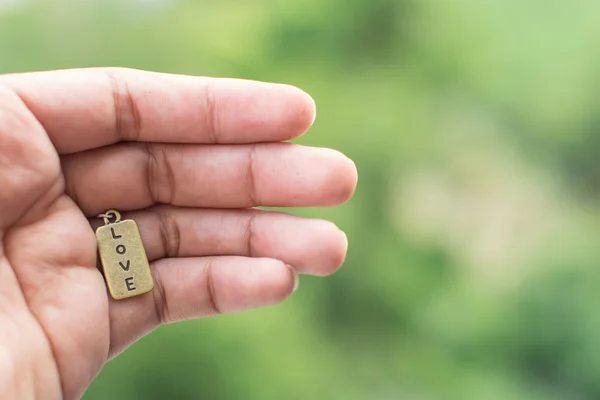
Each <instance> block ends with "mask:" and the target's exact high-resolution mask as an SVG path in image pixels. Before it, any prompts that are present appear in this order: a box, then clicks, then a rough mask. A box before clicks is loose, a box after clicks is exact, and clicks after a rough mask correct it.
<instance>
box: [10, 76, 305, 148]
mask: <svg viewBox="0 0 600 400" xmlns="http://www.w3.org/2000/svg"><path fill="white" fill-rule="evenodd" d="M0 84H4V85H7V86H9V87H11V88H13V89H14V90H16V91H17V92H18V93H19V95H20V96H21V97H22V98H23V99H24V101H25V102H26V103H27V105H28V106H29V108H30V109H31V111H32V112H33V113H34V114H35V116H36V117H37V118H38V120H39V121H40V122H41V123H42V125H43V126H44V128H45V129H46V131H47V133H48V135H49V136H50V138H51V139H52V142H53V143H54V145H55V146H56V148H57V149H58V151H59V152H60V153H72V152H77V151H81V150H85V149H91V148H96V147H100V146H105V145H109V144H112V143H116V142H118V141H120V140H128V141H130V140H132V141H148V142H179V143H253V142H264V141H282V140H288V139H291V138H294V137H297V136H299V135H301V134H302V133H304V132H305V131H306V130H307V129H308V128H309V127H310V125H311V124H312V122H313V120H314V116H315V105H314V102H313V100H312V99H311V98H310V96H309V95H307V94H306V93H304V92H303V91H301V90H299V89H296V88H294V87H291V86H287V85H280V84H268V83H261V82H254V81H245V80H236V79H216V78H204V77H191V76H182V75H169V74H159V73H153V72H146V71H136V70H129V69H120V68H105V69H80V70H63V71H52V72H37V73H29V74H16V75H5V76H0Z"/></svg>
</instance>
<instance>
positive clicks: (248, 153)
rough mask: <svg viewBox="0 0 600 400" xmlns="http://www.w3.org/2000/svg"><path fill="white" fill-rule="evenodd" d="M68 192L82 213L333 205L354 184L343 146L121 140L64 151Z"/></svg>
mask: <svg viewBox="0 0 600 400" xmlns="http://www.w3.org/2000/svg"><path fill="white" fill-rule="evenodd" d="M62 165H63V172H64V175H65V180H66V185H67V189H66V190H67V194H68V195H69V196H71V197H72V198H73V199H74V200H75V202H76V203H77V204H78V205H79V207H80V208H81V209H82V210H83V212H84V213H85V214H86V215H87V216H93V215H97V214H98V213H100V212H103V211H105V210H106V209H109V208H116V209H119V210H123V211H125V210H136V209H141V208H146V207H149V206H151V205H153V204H158V203H166V204H171V205H175V206H183V207H209V208H245V207H253V206H270V207H308V206H335V205H339V204H341V203H344V202H345V201H347V200H348V199H349V198H350V197H351V196H352V194H353V192H354V188H355V185H356V179H357V178H356V176H357V173H356V167H355V166H354V164H353V162H352V161H351V160H350V159H348V158H347V157H345V156H344V155H342V154H341V153H339V152H337V151H335V150H331V149H323V148H311V147H305V146H300V145H296V144H291V143H260V144H253V145H178V144H148V143H122V144H117V145H113V146H108V147H104V148H100V149H95V150H90V151H87V152H82V153H76V154H72V155H67V156H63V157H62Z"/></svg>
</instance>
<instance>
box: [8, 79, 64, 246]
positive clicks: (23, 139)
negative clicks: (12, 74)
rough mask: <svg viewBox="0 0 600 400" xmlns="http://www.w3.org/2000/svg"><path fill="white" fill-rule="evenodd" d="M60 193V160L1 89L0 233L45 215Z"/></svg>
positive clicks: (17, 101)
mask: <svg viewBox="0 0 600 400" xmlns="http://www.w3.org/2000/svg"><path fill="white" fill-rule="evenodd" d="M62 193H63V187H62V180H61V179H60V164H59V159H58V156H57V154H56V151H54V148H53V147H52V144H51V143H50V141H49V140H48V137H47V136H46V134H45V133H44V130H43V128H42V127H41V126H40V124H39V123H38V121H37V120H36V119H35V117H34V115H33V114H31V112H30V111H29V110H28V109H27V107H26V106H25V104H24V103H23V101H22V100H21V99H20V98H19V96H18V95H17V94H16V93H14V92H13V91H11V90H9V89H7V88H3V87H1V86H0V231H2V230H3V229H4V228H6V227H7V226H9V225H11V224H13V223H15V222H17V220H19V219H20V218H23V217H25V214H28V218H29V219H32V218H35V217H36V216H37V214H39V213H40V212H44V213H45V212H46V210H45V208H46V207H47V206H48V205H49V204H51V203H52V202H53V201H54V200H56V199H57V198H58V197H59V196H60V195H61V194H62ZM0 236H1V235H0ZM1 247H2V246H1V242H0V251H1ZM0 257H1V254H0Z"/></svg>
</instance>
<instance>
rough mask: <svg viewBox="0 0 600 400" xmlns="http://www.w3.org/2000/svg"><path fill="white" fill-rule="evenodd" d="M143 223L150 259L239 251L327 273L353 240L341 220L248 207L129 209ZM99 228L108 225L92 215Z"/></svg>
mask: <svg viewBox="0 0 600 400" xmlns="http://www.w3.org/2000/svg"><path fill="white" fill-rule="evenodd" d="M122 218H123V219H133V220H135V221H136V223H137V224H138V227H139V229H140V232H141V236H142V241H143V243H144V248H145V249H146V254H147V256H148V259H150V260H156V259H160V258H164V257H169V258H173V257H199V256H217V255H237V256H245V257H267V258H274V259H277V260H281V261H283V262H285V263H286V264H290V265H293V266H294V268H295V269H296V271H298V272H300V273H303V274H311V275H319V276H325V275H330V274H332V273H334V272H335V271H336V270H337V269H338V268H339V267H340V266H341V265H342V263H343V262H344V259H345V257H346V251H347V248H348V242H347V239H346V235H345V234H344V233H343V232H342V231H341V230H340V229H339V228H338V227H337V226H335V224H333V223H331V222H329V221H324V220H319V219H307V218H300V217H296V216H293V215H289V214H284V213H279V212H273V211H262V210H255V209H248V210H211V209H193V208H177V207H169V206H158V207H152V208H149V209H146V210H142V211H136V212H132V213H125V214H123V216H122ZM92 225H93V226H94V227H97V226H100V225H102V221H101V220H100V219H98V218H94V219H92Z"/></svg>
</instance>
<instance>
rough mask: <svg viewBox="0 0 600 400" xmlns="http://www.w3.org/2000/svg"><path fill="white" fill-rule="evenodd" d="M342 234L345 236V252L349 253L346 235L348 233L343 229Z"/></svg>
mask: <svg viewBox="0 0 600 400" xmlns="http://www.w3.org/2000/svg"><path fill="white" fill-rule="evenodd" d="M340 232H342V235H343V236H344V245H345V246H346V247H345V251H348V235H346V232H344V231H343V230H341V229H340Z"/></svg>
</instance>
